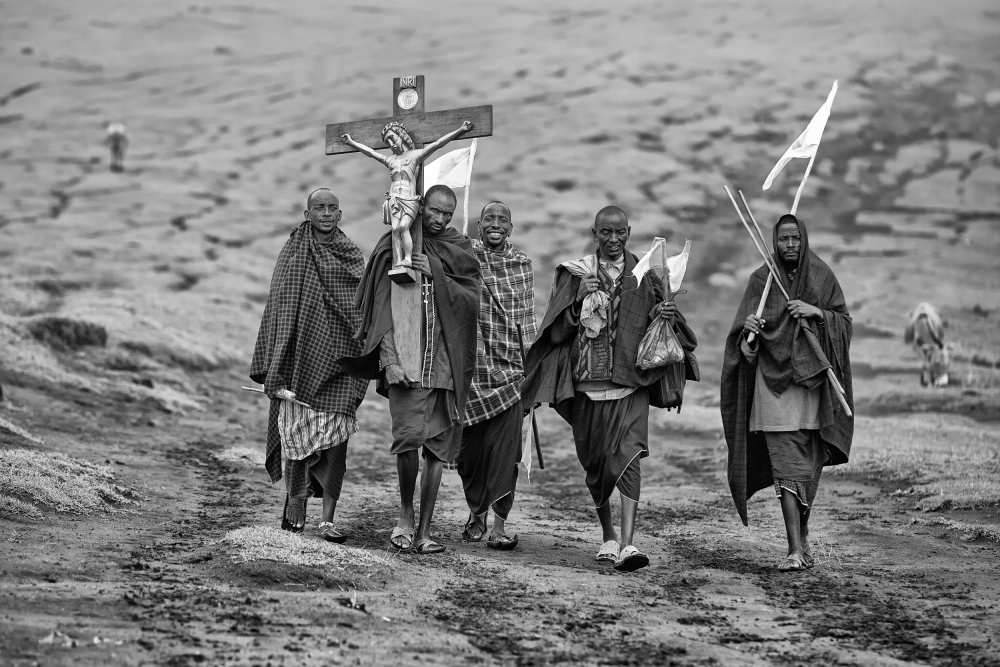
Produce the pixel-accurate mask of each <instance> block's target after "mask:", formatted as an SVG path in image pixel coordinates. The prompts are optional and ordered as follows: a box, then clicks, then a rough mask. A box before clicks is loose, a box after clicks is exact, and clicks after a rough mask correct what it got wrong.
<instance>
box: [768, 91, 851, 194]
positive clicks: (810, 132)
mask: <svg viewBox="0 0 1000 667" xmlns="http://www.w3.org/2000/svg"><path fill="white" fill-rule="evenodd" d="M836 95H837V82H836V81H834V82H833V88H831V89H830V94H829V95H828V96H827V98H826V102H824V103H823V106H821V107H820V108H819V111H817V112H816V115H815V116H813V117H812V120H810V121H809V124H808V125H806V129H805V130H803V131H802V134H800V135H799V137H798V138H797V139H796V140H795V141H793V142H792V145H791V146H789V147H788V150H786V151H785V153H784V154H783V155H782V156H781V159H780V160H778V163H777V164H776V165H774V168H773V169H772V170H771V173H770V174H768V175H767V178H766V179H764V187H763V189H764V190H767V189H768V188H769V187H771V183H772V182H774V178H775V177H776V176H777V175H778V174H779V173H780V172H781V170H782V169H784V168H785V165H786V164H788V163H789V162H790V161H791V160H792V158H797V157H801V158H811V157H813V156H814V155H816V150H817V149H818V148H819V142H820V140H821V139H822V138H823V130H824V129H825V128H826V121H827V120H828V119H829V118H830V109H831V107H833V98H834V97H835V96H836Z"/></svg>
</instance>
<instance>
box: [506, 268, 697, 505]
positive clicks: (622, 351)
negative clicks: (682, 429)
mask: <svg viewBox="0 0 1000 667" xmlns="http://www.w3.org/2000/svg"><path fill="white" fill-rule="evenodd" d="M636 261H637V258H636V256H635V255H633V254H632V253H630V252H628V251H626V252H625V268H624V270H623V272H622V275H621V277H620V278H619V280H620V281H621V301H620V304H619V307H618V316H617V317H618V319H617V322H616V332H615V340H614V343H613V346H612V360H611V377H610V382H611V383H613V384H615V385H618V386H619V387H634V388H636V389H640V388H644V387H649V388H654V387H655V386H656V385H657V384H658V383H665V382H666V380H667V378H666V374H667V367H660V368H651V369H648V370H642V369H640V368H638V367H637V366H636V360H637V359H638V354H639V343H640V342H641V341H642V337H643V336H644V335H645V334H646V330H647V329H648V328H649V325H650V324H651V323H652V321H653V318H652V317H650V311H651V310H652V309H653V307H654V306H655V305H656V304H658V303H661V302H662V301H663V284H662V282H661V281H660V278H659V277H658V276H657V275H656V274H655V273H653V272H652V271H649V272H647V273H646V275H645V276H643V279H642V282H641V283H638V284H637V283H636V279H635V277H634V276H632V275H631V274H632V269H633V268H635V264H636ZM580 280H581V278H580V277H579V276H574V275H573V274H572V273H570V271H569V270H568V269H566V268H565V267H562V266H558V267H556V276H555V281H554V283H553V286H552V292H551V294H550V297H549V306H548V309H547V310H546V311H545V317H544V318H543V319H542V324H541V327H540V328H539V333H538V337H537V338H536V339H535V342H534V343H533V344H532V346H531V348H530V349H529V350H528V354H527V359H526V361H525V364H524V374H525V379H524V383H523V384H522V385H521V406H522V408H523V409H528V408H530V407H531V406H532V405H534V404H535V403H548V404H549V405H550V406H552V407H553V408H555V410H556V411H557V412H558V413H559V415H560V416H561V417H562V418H563V419H565V420H566V421H567V422H568V423H569V424H570V425H571V426H572V427H573V436H574V437H573V439H574V441H575V444H576V450H577V458H578V459H579V460H580V464H581V465H582V466H583V468H584V470H585V471H586V473H587V487H588V488H589V489H590V492H591V495H592V497H593V499H594V504H595V506H596V507H602V506H603V505H604V504H605V503H606V502H607V501H608V499H609V498H610V496H611V493H612V492H613V491H614V489H615V487H616V486H618V487H619V489H620V490H622V491H623V493H628V492H631V493H634V494H635V495H636V496H638V488H639V487H638V471H634V474H632V475H630V476H629V477H628V479H629V480H631V483H630V484H628V485H627V487H626V488H623V487H622V485H621V484H620V482H621V480H622V478H623V476H624V475H626V473H627V471H628V469H629V467H630V465H636V464H637V462H638V460H639V459H641V458H643V457H646V456H648V455H649V446H648V442H647V441H648V437H647V436H648V426H647V423H648V418H649V406H650V395H651V394H652V393H653V392H652V391H645V390H641V389H640V390H639V391H636V392H634V393H632V394H630V395H629V396H626V397H624V398H622V399H616V400H610V401H590V399H588V398H586V394H584V393H583V390H582V389H578V388H577V387H575V386H574V380H573V370H574V363H575V361H576V360H575V359H574V354H573V348H574V343H575V341H576V339H577V335H576V331H574V332H572V333H569V332H567V331H565V329H566V325H567V323H572V322H575V323H576V327H574V328H578V327H579V326H580V325H579V312H578V311H579V306H577V304H576V295H577V292H578V290H579V289H580ZM567 311H568V312H567ZM608 326H611V323H610V322H609V323H608ZM673 329H674V332H675V333H676V334H677V337H678V341H679V342H680V343H681V346H682V347H683V348H684V349H685V350H686V351H688V352H692V351H693V350H694V349H695V346H696V345H697V339H696V337H695V335H694V332H693V331H691V329H690V327H688V326H687V322H686V321H685V320H684V316H683V315H681V313H680V312H679V311H678V312H677V314H676V316H675V317H674V323H673ZM567 333H569V335H567ZM661 393H664V394H665V393H666V392H661ZM633 500H638V497H636V498H633Z"/></svg>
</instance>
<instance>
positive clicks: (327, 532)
mask: <svg viewBox="0 0 1000 667" xmlns="http://www.w3.org/2000/svg"><path fill="white" fill-rule="evenodd" d="M317 528H319V536H320V537H322V538H323V539H324V540H326V541H327V542H333V543H334V544H343V543H344V542H346V541H347V536H346V535H344V534H343V533H341V532H340V531H339V530H337V529H336V528H334V527H333V523H332V522H330V521H320V522H319V525H318V526H317Z"/></svg>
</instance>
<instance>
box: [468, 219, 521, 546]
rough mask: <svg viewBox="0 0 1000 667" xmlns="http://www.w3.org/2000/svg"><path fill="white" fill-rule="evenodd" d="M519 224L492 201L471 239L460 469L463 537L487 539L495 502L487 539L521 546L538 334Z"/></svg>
mask: <svg viewBox="0 0 1000 667" xmlns="http://www.w3.org/2000/svg"><path fill="white" fill-rule="evenodd" d="M513 229H514V222H513V220H512V219H511V214H510V209H509V208H507V205H506V204H504V203H503V202H499V201H493V202H490V203H489V204H487V205H486V206H485V207H484V208H483V212H482V214H481V215H480V216H479V240H478V241H477V240H475V239H473V241H472V250H473V252H475V254H476V259H478V260H479V270H480V273H481V274H482V288H481V289H480V293H479V327H478V331H477V341H476V343H477V344H476V371H475V373H474V374H473V376H472V387H471V389H470V391H469V400H468V402H467V403H466V404H465V420H464V430H463V432H462V446H461V449H460V451H459V454H458V474H459V476H461V478H462V485H463V487H464V488H465V501H466V502H467V503H468V505H469V520H468V521H467V522H466V524H465V531H464V532H463V533H462V537H463V539H465V540H467V541H470V542H479V541H480V540H482V539H483V536H484V535H485V534H486V518H487V517H486V515H487V514H488V513H489V510H490V508H491V507H492V508H493V529H492V530H491V531H490V536H489V538H488V539H487V541H486V546H487V547H488V548H490V549H500V550H503V551H507V550H510V549H513V548H514V547H516V546H517V535H513V536H511V535H507V533H506V532H505V531H504V525H505V523H506V521H507V518H508V515H509V513H510V510H511V507H512V506H513V504H514V487H515V485H516V484H517V462H518V461H519V460H520V458H521V423H522V422H523V420H524V415H523V414H522V413H521V406H520V398H521V391H520V389H521V380H522V379H523V378H524V360H523V359H522V358H521V349H522V344H525V345H526V344H527V343H530V342H531V340H532V339H533V338H534V336H535V301H534V292H535V286H534V285H535V283H534V274H533V273H532V270H531V260H530V259H529V258H528V256H527V255H525V254H524V253H523V252H521V251H520V250H518V249H517V248H515V247H514V246H513V245H512V244H511V242H510V241H509V240H508V237H509V236H510V233H511V231H512V230H513Z"/></svg>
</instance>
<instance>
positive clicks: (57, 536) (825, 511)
mask: <svg viewBox="0 0 1000 667" xmlns="http://www.w3.org/2000/svg"><path fill="white" fill-rule="evenodd" d="M5 380H6V381H5V382H4V387H5V392H6V394H7V396H8V397H9V398H10V399H11V400H12V401H13V402H14V403H15V404H19V405H21V406H23V407H26V408H27V409H28V410H27V411H26V412H25V413H22V414H30V415H32V418H33V419H34V420H36V422H35V423H31V422H30V421H28V422H27V423H28V425H29V426H31V427H32V428H36V429H38V430H39V431H41V432H43V433H45V435H46V436H48V437H49V438H53V439H58V438H59V432H60V431H61V430H70V429H73V428H76V425H77V424H79V423H81V420H80V417H81V415H82V414H83V413H86V414H87V415H88V417H89V420H87V421H85V422H83V423H86V424H87V425H86V426H85V427H84V432H83V433H80V432H77V433H76V434H75V435H76V438H77V439H78V440H79V441H80V442H81V443H84V444H82V445H80V446H81V447H86V448H87V449H88V451H89V454H90V455H91V457H93V456H95V452H103V455H105V456H107V457H108V460H109V461H110V462H112V463H113V464H114V465H115V466H116V469H117V470H119V471H120V476H121V478H122V479H123V480H124V481H126V482H128V483H130V484H133V485H137V486H138V487H139V488H140V489H141V492H142V495H143V502H142V505H141V509H139V510H138V511H137V512H136V513H135V514H132V515H129V516H120V515H119V516H105V517H97V518H74V517H67V516H62V515H57V516H54V517H53V518H52V519H51V520H49V521H46V522H45V523H43V524H39V525H25V524H17V523H13V522H7V521H4V522H0V530H2V535H3V538H4V539H3V541H2V542H0V545H2V546H0V550H2V561H3V563H4V565H3V569H2V573H0V608H2V611H0V629H2V632H0V636H2V639H0V656H3V658H4V662H5V664H11V665H34V664H41V665H61V664H67V665H68V664H73V665H90V664H93V665H97V664H101V665H107V664H128V665H137V664H168V665H187V664H240V665H244V664H245V665H255V664H259V665H264V664H272V665H278V664H297V665H301V664H305V665H311V664H317V665H319V664H331V663H332V664H339V663H343V664H392V663H395V662H398V661H399V660H403V661H404V662H422V663H426V664H518V665H531V664H535V665H541V664H555V663H568V664H622V665H624V664H676V665H688V664H725V665H737V664H807V663H811V664H857V665H872V664H899V663H898V662H897V661H903V662H907V663H915V664H922V663H927V664H935V665H996V664H1000V661H998V660H997V658H996V655H997V651H996V649H995V647H994V646H993V642H995V641H996V637H997V631H998V629H1000V608H998V606H997V604H996V601H997V600H998V599H1000V578H998V575H997V570H998V567H997V566H998V561H1000V558H998V553H997V549H996V545H995V544H993V543H989V542H964V541H962V540H961V539H960V534H958V533H955V532H953V531H948V530H947V529H946V528H943V527H936V526H932V525H928V523H927V522H926V521H924V519H925V518H926V515H921V513H920V512H917V511H915V510H913V509H912V504H913V503H912V500H909V501H908V500H905V499H903V498H901V497H899V496H892V495H891V494H890V493H888V492H891V491H892V490H893V489H880V488H879V487H878V486H877V485H874V484H872V483H868V482H865V481H864V480H856V479H850V478H846V477H843V476H836V475H827V476H826V478H825V480H824V485H823V487H822V488H821V491H820V496H819V500H818V504H819V508H820V509H819V511H818V512H817V513H816V515H815V519H814V522H815V528H814V532H813V535H814V537H813V544H814V550H815V552H816V554H817V555H818V560H819V564H818V565H817V567H816V568H815V570H813V571H811V572H808V573H804V574H799V575H779V574H778V573H777V572H776V571H775V569H774V566H775V563H776V562H777V560H778V556H779V555H780V550H781V545H782V535H781V532H780V524H779V514H778V508H777V504H776V503H775V502H774V501H773V499H772V498H770V497H769V496H768V494H766V493H762V494H759V496H758V497H757V498H755V499H754V501H752V503H751V516H752V518H753V520H754V527H753V529H752V530H749V531H748V530H746V529H744V528H742V526H741V525H740V524H739V522H738V519H737V518H736V515H735V512H734V510H733V508H732V504H731V502H730V501H729V499H728V497H727V495H726V493H725V489H726V487H725V480H724V469H725V464H724V461H725V449H724V445H723V444H721V443H720V442H719V441H718V440H717V438H715V437H708V436H691V435H682V434H679V433H676V432H671V431H669V430H666V429H663V428H660V427H655V428H654V434H653V443H654V445H653V448H652V449H653V455H652V456H651V457H650V458H649V459H647V460H646V461H644V463H643V468H644V486H643V488H644V499H643V503H642V507H641V513H640V527H639V537H638V540H637V541H638V543H639V544H640V545H641V546H642V547H643V548H644V549H645V550H646V551H648V552H649V553H650V554H651V556H652V562H651V565H650V567H649V568H648V569H646V570H643V571H640V572H637V573H634V574H628V575H626V574H619V573H616V572H614V570H612V569H611V568H609V567H606V566H599V565H597V564H596V563H594V561H593V554H594V553H595V552H596V549H597V546H598V545H599V539H600V533H599V530H598V527H597V522H596V520H595V518H594V517H593V512H592V510H591V509H590V508H589V496H588V494H587V491H586V489H585V487H584V486H583V484H582V480H581V474H580V471H579V469H578V464H577V462H576V460H575V455H574V453H573V450H572V445H571V440H570V438H569V432H568V429H567V428H566V427H565V426H564V425H563V424H562V423H561V422H560V420H559V419H558V417H556V416H555V414H554V413H549V414H546V415H545V418H544V419H543V421H542V438H543V440H544V443H545V446H546V463H547V465H548V467H547V468H546V470H545V471H536V472H535V473H534V474H533V475H532V483H531V484H530V485H528V484H526V483H524V480H523V479H522V483H521V485H520V488H519V490H518V498H517V502H516V505H515V508H516V509H515V512H514V514H513V515H512V517H513V525H512V527H513V529H514V530H516V531H517V532H518V533H519V534H520V537H521V545H520V547H519V548H518V550H516V551H514V552H511V553H503V554H500V553H494V552H488V551H487V550H486V549H485V547H484V545H482V544H477V545H468V544H463V543H462V542H461V540H460V532H461V523H462V521H463V519H464V514H465V513H464V509H463V502H462V499H461V487H460V484H459V481H458V478H457V476H456V475H455V474H454V473H446V476H445V480H444V483H443V488H442V492H441V502H440V503H439V507H440V510H439V511H438V514H437V519H436V526H437V530H436V532H437V535H438V537H439V538H440V539H442V541H443V542H444V543H445V544H446V545H447V546H448V551H447V552H446V553H445V554H444V555H442V556H439V557H419V556H416V555H403V556H396V557H393V559H392V562H391V565H390V566H389V567H387V568H380V569H378V570H375V571H361V570H358V571H351V570H346V571H345V570H337V569H335V568H305V567H298V566H287V565H283V564H280V563H274V562H268V561H257V562H252V563H248V564H244V565H237V564H235V563H233V562H232V559H231V556H232V553H231V552H230V551H229V550H227V548H226V547H225V546H224V545H222V544H219V543H218V540H219V538H220V537H222V535H223V534H224V533H225V532H226V531H228V530H231V529H233V528H237V527H240V526H244V525H252V524H267V525H273V524H275V523H276V519H277V514H278V512H279V510H280V501H281V487H280V485H279V486H276V487H272V486H270V485H269V484H268V483H267V480H266V476H265V474H264V472H263V470H262V469H261V468H259V467H254V466H252V465H249V464H247V465H244V464H228V463H222V462H220V461H218V460H217V459H216V458H215V456H214V454H215V453H217V452H220V451H222V450H223V449H225V448H227V447H232V446H244V445H255V444H256V443H257V442H258V441H259V436H258V434H259V433H260V432H261V431H260V429H261V428H262V427H263V423H264V422H263V419H264V413H263V411H262V409H261V408H262V407H263V406H262V405H257V404H255V403H254V401H255V400H257V399H250V400H246V397H245V396H240V395H234V394H233V392H232V391H231V387H233V386H235V385H236V384H238V383H239V382H240V379H239V377H238V376H236V375H235V374H233V375H229V374H224V373H219V374H215V375H211V376H206V377H204V378H202V389H203V390H204V391H206V392H207V393H208V395H209V396H210V397H211V398H212V400H213V404H214V405H215V407H216V409H217V410H218V412H216V413H213V414H211V415H209V414H207V413H202V414H197V415H193V416H189V417H184V418H180V419H172V418H169V417H166V416H163V415H162V414H158V413H156V414H154V413H152V412H149V411H147V410H145V409H143V408H142V407H140V406H135V407H134V408H133V409H127V410H121V408H120V406H115V405H113V404H111V403H110V402H108V401H104V400H102V399H100V398H98V397H93V396H85V395H74V394H71V393H66V394H65V395H61V396H58V397H56V398H55V399H54V400H53V399H51V398H46V397H45V396H43V395H42V394H40V393H38V392H36V391H34V390H32V389H31V388H30V387H22V386H18V382H17V379H16V378H9V377H8V378H5ZM43 406H45V407H46V408H47V410H48V412H47V413H43V412H42V410H41V408H42V407H43ZM386 412H387V411H386V406H385V404H384V402H383V401H382V400H381V399H377V398H376V399H374V400H370V401H368V402H367V403H366V404H365V405H364V407H363V408H362V415H361V418H362V421H363V423H364V424H365V425H367V428H366V430H365V431H363V432H362V433H360V434H358V435H357V436H356V437H355V438H354V440H353V441H352V443H351V445H350V446H351V449H350V456H349V472H348V481H347V484H346V485H345V491H344V498H343V502H342V509H341V510H340V517H341V521H342V522H343V523H344V524H345V528H346V530H347V531H348V532H349V534H350V536H351V541H350V543H351V544H353V545H356V546H364V547H368V548H371V549H374V550H378V551H383V550H384V546H383V545H384V544H385V542H386V539H387V535H388V531H389V529H390V528H391V527H392V525H394V512H395V498H396V497H395V473H394V467H393V466H392V461H391V460H390V457H389V456H388V454H387V453H386V445H385V443H386V442H387V440H386V433H385V432H384V430H383V429H381V428H373V426H374V425H377V424H380V423H383V422H384V420H385V418H386V416H387V415H386ZM24 419H25V417H22V420H24ZM151 419H152V420H153V421H154V423H156V424H157V425H156V426H155V427H151V426H149V423H150V420H151ZM43 421H44V422H46V423H45V425H43V424H42V422H43ZM659 421H660V422H661V423H662V422H666V423H669V422H670V418H669V417H667V418H666V419H665V420H664V419H660V420H659ZM0 437H2V438H15V437H16V436H12V435H7V434H3V435H0ZM67 453H68V454H71V455H72V454H74V453H80V452H73V451H68V452H67ZM97 455H100V454H97ZM915 520H916V521H915ZM352 591H356V600H357V601H358V602H360V603H363V604H364V605H365V611H364V612H361V611H358V610H356V609H352V608H347V607H345V606H343V601H344V600H346V599H349V597H350V595H351V594H352V593H351V592H352ZM53 629H59V630H60V631H62V632H64V633H65V634H66V635H68V636H69V637H71V638H73V639H76V640H77V641H79V642H80V645H79V646H76V647H71V648H70V647H62V646H58V645H55V646H53V645H42V644H39V643H38V640H39V639H41V638H43V637H44V636H46V635H47V634H48V633H49V632H51V631H52V630H53ZM94 637H100V638H102V639H103V640H107V641H106V642H105V643H101V644H97V645H95V644H94V639H93V638H94ZM119 642H121V643H120V644H119Z"/></svg>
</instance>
